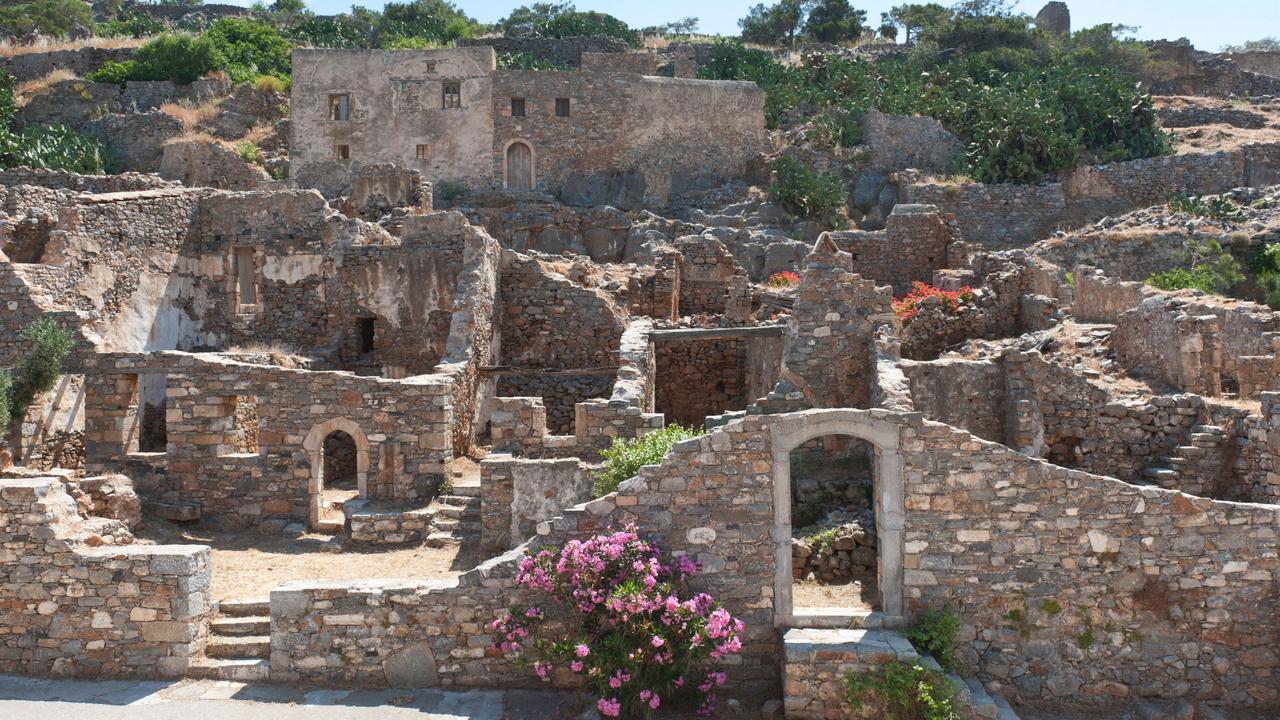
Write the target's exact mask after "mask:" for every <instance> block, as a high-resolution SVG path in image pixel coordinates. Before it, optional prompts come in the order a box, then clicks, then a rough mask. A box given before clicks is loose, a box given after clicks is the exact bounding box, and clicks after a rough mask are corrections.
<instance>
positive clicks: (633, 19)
mask: <svg viewBox="0 0 1280 720" xmlns="http://www.w3.org/2000/svg"><path fill="white" fill-rule="evenodd" d="M220 1H221V2H232V3H234V4H236V5H250V4H252V0H220ZM530 1H531V0H525V1H524V2H519V1H513V0H454V4H455V5H458V6H459V7H461V8H462V9H463V10H464V11H465V12H466V13H467V14H468V15H470V16H472V17H474V18H476V19H477V20H480V21H481V22H486V23H492V22H495V21H497V20H499V19H500V18H502V17H504V16H506V15H507V13H509V12H511V10H512V8H516V7H519V6H521V5H525V4H528V3H529V2H530ZM756 1H759V0H754V1H753V0H702V1H701V2H689V0H579V1H578V2H576V3H575V4H576V5H577V7H578V9H579V10H597V11H600V12H606V13H609V14H610V15H615V16H617V17H618V18H620V19H622V20H624V21H626V23H627V24H628V25H631V26H632V27H645V26H649V25H662V24H663V23H667V22H671V21H673V20H678V19H680V18H683V17H687V16H690V15H692V16H695V17H697V18H698V19H699V21H700V23H699V26H698V29H699V31H700V32H704V33H708V34H721V35H733V34H736V33H737V32H738V18H740V17H742V16H743V15H745V14H746V13H747V8H749V7H750V6H751V5H753V4H755V2H756ZM904 1H905V0H896V2H891V1H877V2H871V1H870V0H864V1H861V2H860V1H859V0H852V4H853V6H854V7H857V8H861V9H864V10H866V11H867V19H868V21H871V22H876V23H878V22H879V19H880V13H881V12H884V11H885V10H888V9H889V7H890V6H892V5H896V4H902V3H903V2H904ZM935 1H939V2H942V3H943V4H947V0H935ZM351 4H352V2H351V0H307V6H308V7H310V8H311V10H312V11H314V12H317V13H320V14H324V15H330V14H334V13H338V12H345V11H346V10H347V9H348V8H349V7H350V6H351ZM357 4H361V5H364V6H366V7H377V6H381V4H382V1H381V0H366V1H365V2H359V3H357ZM1067 5H1068V7H1070V8H1071V26H1072V28H1074V29H1079V28H1084V27H1089V26H1092V25H1098V24H1101V23H1105V22H1111V23H1120V24H1124V25H1136V26H1138V27H1139V30H1138V32H1137V33H1136V35H1137V37H1138V38H1140V39H1143V40H1153V39H1161V38H1164V39H1170V40H1175V39H1177V38H1181V37H1186V38H1190V40H1191V42H1192V43H1193V44H1194V45H1195V46H1196V47H1197V48H1198V49H1200V50H1209V51H1216V50H1219V49H1221V48H1222V46H1223V45H1238V44H1240V43H1243V42H1245V41H1246V40H1256V39H1258V38H1262V37H1266V36H1272V37H1280V0H1219V2H1215V3H1205V2H1204V0H1124V1H1123V2H1118V1H1117V0H1067ZM1043 6H1044V0H1031V1H1030V2H1028V1H1025V0H1024V1H1023V2H1019V3H1017V5H1016V9H1017V10H1018V11H1019V12H1024V13H1027V14H1029V15H1035V14H1036V12H1037V11H1039V9H1040V8H1041V7H1043Z"/></svg>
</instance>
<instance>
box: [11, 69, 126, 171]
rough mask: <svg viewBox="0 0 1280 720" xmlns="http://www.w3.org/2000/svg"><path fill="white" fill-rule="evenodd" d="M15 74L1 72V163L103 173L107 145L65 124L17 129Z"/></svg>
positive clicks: (13, 165) (14, 165)
mask: <svg viewBox="0 0 1280 720" xmlns="http://www.w3.org/2000/svg"><path fill="white" fill-rule="evenodd" d="M13 91H14V79H13V76H11V75H7V74H5V73H0V167H5V168H14V167H22V166H26V167H32V168H52V169H57V170H72V171H74V172H78V173H90V174H93V173H101V172H102V171H103V168H104V167H105V165H106V156H107V152H106V148H104V147H103V146H102V143H100V142H98V141H97V140H94V139H92V138H89V137H86V136H84V135H81V134H79V133H77V132H76V131H74V130H72V129H71V128H68V127H66V126H64V125H33V126H29V127H27V128H26V129H24V130H23V131H22V132H21V133H16V132H14V131H13V129H12V128H13V118H14V115H15V114H16V113H17V105H15V103H14V94H13Z"/></svg>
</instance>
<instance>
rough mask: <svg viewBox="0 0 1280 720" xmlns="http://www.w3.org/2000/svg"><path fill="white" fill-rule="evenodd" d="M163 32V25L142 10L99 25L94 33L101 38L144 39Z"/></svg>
mask: <svg viewBox="0 0 1280 720" xmlns="http://www.w3.org/2000/svg"><path fill="white" fill-rule="evenodd" d="M165 30H166V28H165V24H164V23H162V22H160V21H159V20H156V19H155V18H153V17H151V16H150V15H148V14H146V13H145V12H143V11H142V10H138V9H133V10H130V11H129V12H127V13H122V14H120V15H117V16H115V17H114V18H112V19H110V20H108V21H106V22H104V23H99V24H98V28H97V31H96V32H97V34H98V35H99V36H101V37H131V38H144V37H151V36H152V35H159V34H161V33H163V32H164V31H165Z"/></svg>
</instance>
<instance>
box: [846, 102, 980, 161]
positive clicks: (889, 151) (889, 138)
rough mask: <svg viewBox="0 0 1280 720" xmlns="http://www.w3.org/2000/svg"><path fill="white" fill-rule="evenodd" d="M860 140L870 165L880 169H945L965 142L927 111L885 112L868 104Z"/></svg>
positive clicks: (961, 150) (863, 117)
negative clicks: (895, 113) (903, 113)
mask: <svg viewBox="0 0 1280 720" xmlns="http://www.w3.org/2000/svg"><path fill="white" fill-rule="evenodd" d="M862 144H863V145H866V146H867V149H868V150H869V151H870V155H871V158H870V159H871V167H873V168H876V169H880V170H901V169H904V168H914V169H917V170H923V171H924V172H932V173H942V174H945V173H948V172H950V171H951V161H952V159H953V158H955V157H956V156H957V155H960V154H961V153H963V152H964V149H965V148H964V143H962V142H960V140H959V138H957V137H956V136H955V135H952V134H951V133H949V132H947V130H946V129H945V128H943V127H942V123H940V122H938V121H937V120H935V119H934V118H931V117H928V116H926V115H886V114H884V113H882V112H880V111H879V110H877V109H875V108H871V109H870V110H868V111H867V112H866V114H865V115H863V116H862Z"/></svg>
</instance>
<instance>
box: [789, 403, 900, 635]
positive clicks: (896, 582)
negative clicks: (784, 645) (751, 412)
mask: <svg viewBox="0 0 1280 720" xmlns="http://www.w3.org/2000/svg"><path fill="white" fill-rule="evenodd" d="M767 422H768V425H769V433H770V438H771V441H772V455H773V463H772V464H773V505H774V524H775V527H774V532H773V538H774V565H775V571H776V573H777V575H776V577H775V584H774V622H775V624H777V625H778V626H779V627H805V626H812V625H813V624H814V623H815V622H818V623H825V624H829V623H831V622H837V621H841V620H842V618H841V617H838V615H839V612H834V613H833V612H831V611H830V609H829V608H824V609H823V613H822V614H821V617H814V616H813V615H814V614H813V613H806V612H805V608H803V607H801V608H799V609H797V606H796V604H795V602H794V592H795V588H794V569H793V567H794V564H793V558H792V534H793V529H792V520H793V518H792V502H793V489H792V478H791V473H792V464H791V459H792V452H793V451H795V450H797V449H801V450H802V452H803V451H804V450H805V449H806V448H813V447H815V446H821V447H825V444H824V443H829V442H830V440H828V439H829V438H842V439H845V442H844V443H842V444H840V445H837V446H835V448H836V450H837V452H839V453H843V454H844V456H845V457H847V458H849V460H850V463H849V464H850V466H851V467H852V466H854V465H857V464H858V463H857V460H858V457H859V454H860V453H865V455H864V457H866V458H867V461H868V462H869V469H870V477H871V507H872V510H873V512H874V528H875V534H876V539H875V548H876V555H877V558H876V573H875V579H874V586H873V589H871V593H870V596H869V597H867V600H866V603H865V604H866V605H868V606H870V607H871V608H874V609H876V610H878V611H880V612H882V613H883V614H884V616H885V618H884V619H885V622H886V624H889V625H890V626H892V625H895V624H899V623H901V622H902V621H903V619H904V618H903V614H904V605H903V596H902V576H903V565H902V530H903V525H904V522H905V519H906V512H905V509H904V503H903V501H904V497H903V478H902V457H901V455H899V453H898V426H897V425H895V424H894V423H891V422H888V421H886V420H883V419H877V418H873V417H872V416H871V414H870V413H869V412H867V411H865V410H809V411H805V412H800V413H790V414H787V415H775V416H770V417H768V420H767ZM819 439H821V441H823V443H818V444H815V443H814V442H813V441H815V440H819ZM854 492H856V490H854ZM800 520H801V521H802V522H803V521H806V520H809V518H801V519H800ZM867 610H868V608H854V607H850V608H848V609H847V613H848V615H849V616H850V617H849V618H844V619H847V620H852V619H854V617H856V616H857V615H859V614H862V613H865V612H866V611H867Z"/></svg>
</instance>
